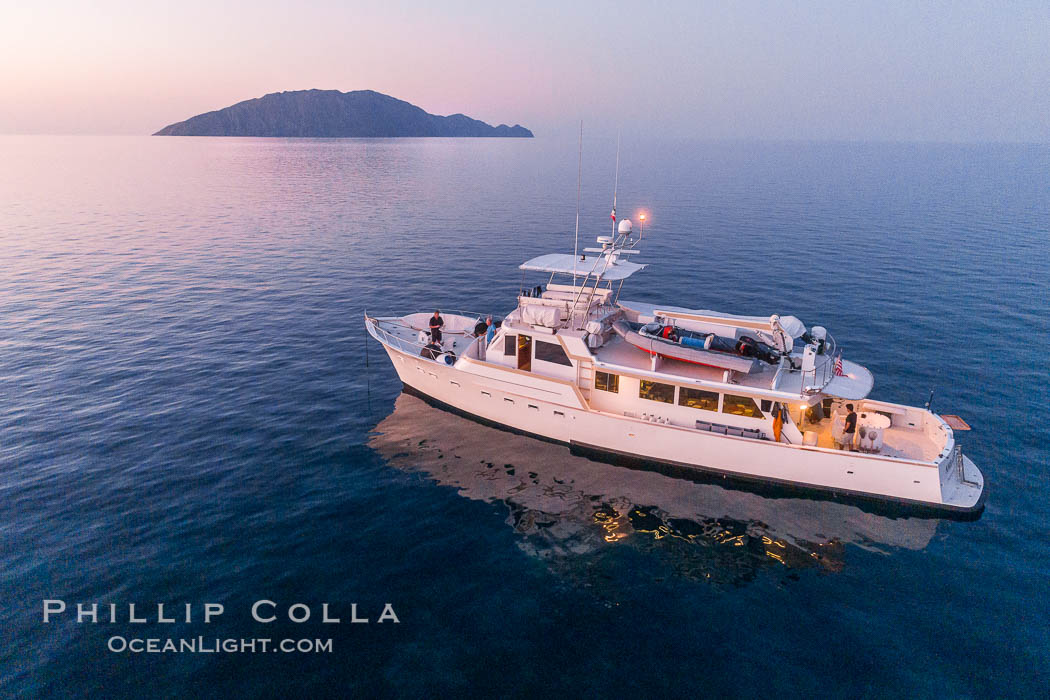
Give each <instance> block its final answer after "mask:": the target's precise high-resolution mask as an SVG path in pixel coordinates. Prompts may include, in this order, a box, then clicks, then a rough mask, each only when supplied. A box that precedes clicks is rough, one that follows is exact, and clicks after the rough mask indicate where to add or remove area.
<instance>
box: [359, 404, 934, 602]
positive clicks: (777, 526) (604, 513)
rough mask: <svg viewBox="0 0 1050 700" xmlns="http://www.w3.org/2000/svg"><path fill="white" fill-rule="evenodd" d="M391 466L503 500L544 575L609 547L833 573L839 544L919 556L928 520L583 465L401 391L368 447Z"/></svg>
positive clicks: (697, 566)
mask: <svg viewBox="0 0 1050 700" xmlns="http://www.w3.org/2000/svg"><path fill="white" fill-rule="evenodd" d="M369 445H370V446H371V447H372V448H373V449H375V450H376V451H377V452H379V453H380V455H382V456H383V457H384V458H385V459H386V460H387V461H388V462H389V463H390V464H391V465H393V466H394V467H397V468H398V469H403V470H406V471H417V472H422V473H425V474H426V475H428V476H429V477H430V478H432V479H434V480H435V481H437V482H438V483H440V484H443V485H446V486H452V487H455V488H456V489H458V491H459V493H460V494H462V495H463V496H466V497H467V498H472V499H476V500H480V501H485V502H492V503H494V502H497V501H502V502H503V503H504V504H506V506H507V507H508V509H509V515H508V518H507V522H508V524H509V525H511V526H512V527H513V528H514V529H515V531H516V532H518V533H520V534H521V535H522V536H523V537H522V539H521V541H520V546H521V547H522V549H524V550H525V551H527V552H529V553H530V554H533V555H534V556H537V557H539V558H542V559H545V560H547V561H549V562H550V564H551V566H552V567H554V568H558V569H561V570H563V571H567V570H571V569H572V566H571V564H569V562H572V561H573V560H578V559H580V558H592V557H595V556H598V557H601V556H605V555H607V554H610V553H611V552H614V551H615V550H616V549H617V548H622V547H625V546H626V547H631V548H633V549H634V550H635V551H638V550H647V551H649V552H651V554H652V555H653V556H655V557H657V558H658V559H659V561H660V562H661V565H660V566H658V567H656V568H657V569H658V570H665V571H664V573H657V574H655V575H657V576H662V575H675V576H684V577H687V578H694V579H700V580H707V581H711V582H713V583H720V584H734V585H741V584H746V583H748V582H749V581H751V580H753V579H754V578H755V577H756V576H757V575H759V572H761V571H763V570H766V571H769V572H770V573H771V574H772V575H781V576H785V577H786V578H794V577H795V576H796V574H795V572H792V571H788V570H792V569H795V570H797V569H804V568H810V569H815V570H819V571H825V572H836V571H840V570H841V569H842V567H843V566H844V564H845V555H846V548H845V545H847V544H853V545H856V546H860V547H865V548H875V549H880V550H882V551H885V550H883V549H882V548H883V547H889V548H904V549H911V550H921V549H923V548H925V547H926V545H927V544H929V542H930V540H931V538H932V537H933V534H934V532H935V530H936V528H937V522H938V521H936V520H931V519H917V518H903V519H893V518H886V517H883V516H880V515H876V514H873V513H869V512H865V511H863V510H860V509H859V508H856V507H854V506H849V505H843V504H840V503H834V502H829V501H820V500H808V499H798V498H775V499H774V498H765V497H763V496H759V495H757V494H753V493H749V492H746V491H737V490H729V489H724V488H722V487H720V486H717V485H711V484H701V483H694V482H692V481H688V480H683V479H675V478H671V477H668V476H664V475H662V474H658V473H654V472H649V471H638V470H633V469H627V468H623V467H618V466H614V465H611V464H604V463H600V462H594V461H591V460H589V459H587V458H584V457H577V456H574V455H572V454H570V452H569V450H568V448H566V447H563V446H561V445H555V444H551V443H546V442H542V441H540V440H536V439H533V438H529V437H525V436H521V435H516V434H513V433H509V432H505V431H502V430H497V429H494V428H489V427H486V426H483V425H480V424H478V423H476V422H474V421H471V420H468V419H465V418H461V417H459V416H457V415H454V414H452V413H448V412H446V411H443V410H441V409H438V408H434V407H432V406H430V405H429V404H427V403H426V402H424V401H422V400H421V399H418V398H416V397H415V396H411V395H409V394H401V395H400V396H399V397H398V398H397V401H396V402H395V404H394V411H393V413H391V414H390V415H389V416H387V417H386V418H385V419H383V420H382V421H381V422H380V423H379V425H378V426H376V429H375V431H374V433H373V435H372V437H371V439H370V441H369Z"/></svg>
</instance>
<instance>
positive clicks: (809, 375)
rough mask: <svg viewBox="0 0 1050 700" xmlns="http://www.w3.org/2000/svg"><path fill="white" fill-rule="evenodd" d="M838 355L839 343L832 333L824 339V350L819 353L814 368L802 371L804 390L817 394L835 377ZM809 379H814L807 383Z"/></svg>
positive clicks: (804, 391)
mask: <svg viewBox="0 0 1050 700" xmlns="http://www.w3.org/2000/svg"><path fill="white" fill-rule="evenodd" d="M837 355H838V344H837V343H836V342H835V338H834V336H832V335H831V334H830V333H828V334H827V338H826V339H825V341H824V352H823V353H821V354H820V355H817V359H816V362H814V364H813V369H812V370H803V371H802V392H803V393H808V394H815V393H817V392H818V391H822V390H823V389H824V387H826V386H827V385H828V384H829V383H830V382H831V380H832V379H834V378H835V360H836V357H837ZM807 379H811V380H812V381H810V382H808V383H807V381H806V380H807Z"/></svg>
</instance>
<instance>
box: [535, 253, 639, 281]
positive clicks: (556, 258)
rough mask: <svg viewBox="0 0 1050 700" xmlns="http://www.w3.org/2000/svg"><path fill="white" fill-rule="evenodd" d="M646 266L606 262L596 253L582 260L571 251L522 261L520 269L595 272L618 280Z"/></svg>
mask: <svg viewBox="0 0 1050 700" xmlns="http://www.w3.org/2000/svg"><path fill="white" fill-rule="evenodd" d="M644 267H645V265H641V264H639V263H633V262H629V261H627V260H612V261H610V262H609V263H608V264H606V261H605V260H604V259H603V258H602V257H601V256H595V255H588V256H587V257H586V258H585V259H583V260H580V259H579V258H577V257H576V256H575V255H571V254H569V253H548V254H547V255H541V256H539V257H537V258H533V259H532V260H529V261H527V262H524V263H522V264H521V265H520V266H519V269H521V270H528V271H531V272H554V273H561V274H567V275H572V274H576V275H579V276H581V277H586V276H587V275H588V274H593V275H597V276H598V277H600V278H601V279H603V280H608V281H610V282H616V281H618V280H625V279H627V278H628V277H630V276H631V275H633V274H634V273H636V272H638V271H639V270H641V269H643V268H644Z"/></svg>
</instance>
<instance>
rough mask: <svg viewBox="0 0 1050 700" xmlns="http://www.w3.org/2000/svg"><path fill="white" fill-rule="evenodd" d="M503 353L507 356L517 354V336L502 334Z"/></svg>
mask: <svg viewBox="0 0 1050 700" xmlns="http://www.w3.org/2000/svg"><path fill="white" fill-rule="evenodd" d="M503 354H504V355H505V356H509V357H513V356H514V355H517V354H518V336H516V335H505V336H503Z"/></svg>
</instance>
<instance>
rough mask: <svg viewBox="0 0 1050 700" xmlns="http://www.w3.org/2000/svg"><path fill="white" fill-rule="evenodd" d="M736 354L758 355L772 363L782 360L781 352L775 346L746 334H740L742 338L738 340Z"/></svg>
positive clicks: (744, 355) (742, 355)
mask: <svg viewBox="0 0 1050 700" xmlns="http://www.w3.org/2000/svg"><path fill="white" fill-rule="evenodd" d="M736 354H737V355H740V356H741V357H756V358H758V359H759V360H762V361H763V362H765V363H767V364H770V365H775V364H777V363H778V362H779V361H780V353H778V352H777V351H776V350H775V349H774V348H773V347H771V346H769V345H766V344H765V343H760V342H758V341H757V340H755V339H754V338H752V337H750V336H746V335H743V336H740V340H738V341H737V342H736Z"/></svg>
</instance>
